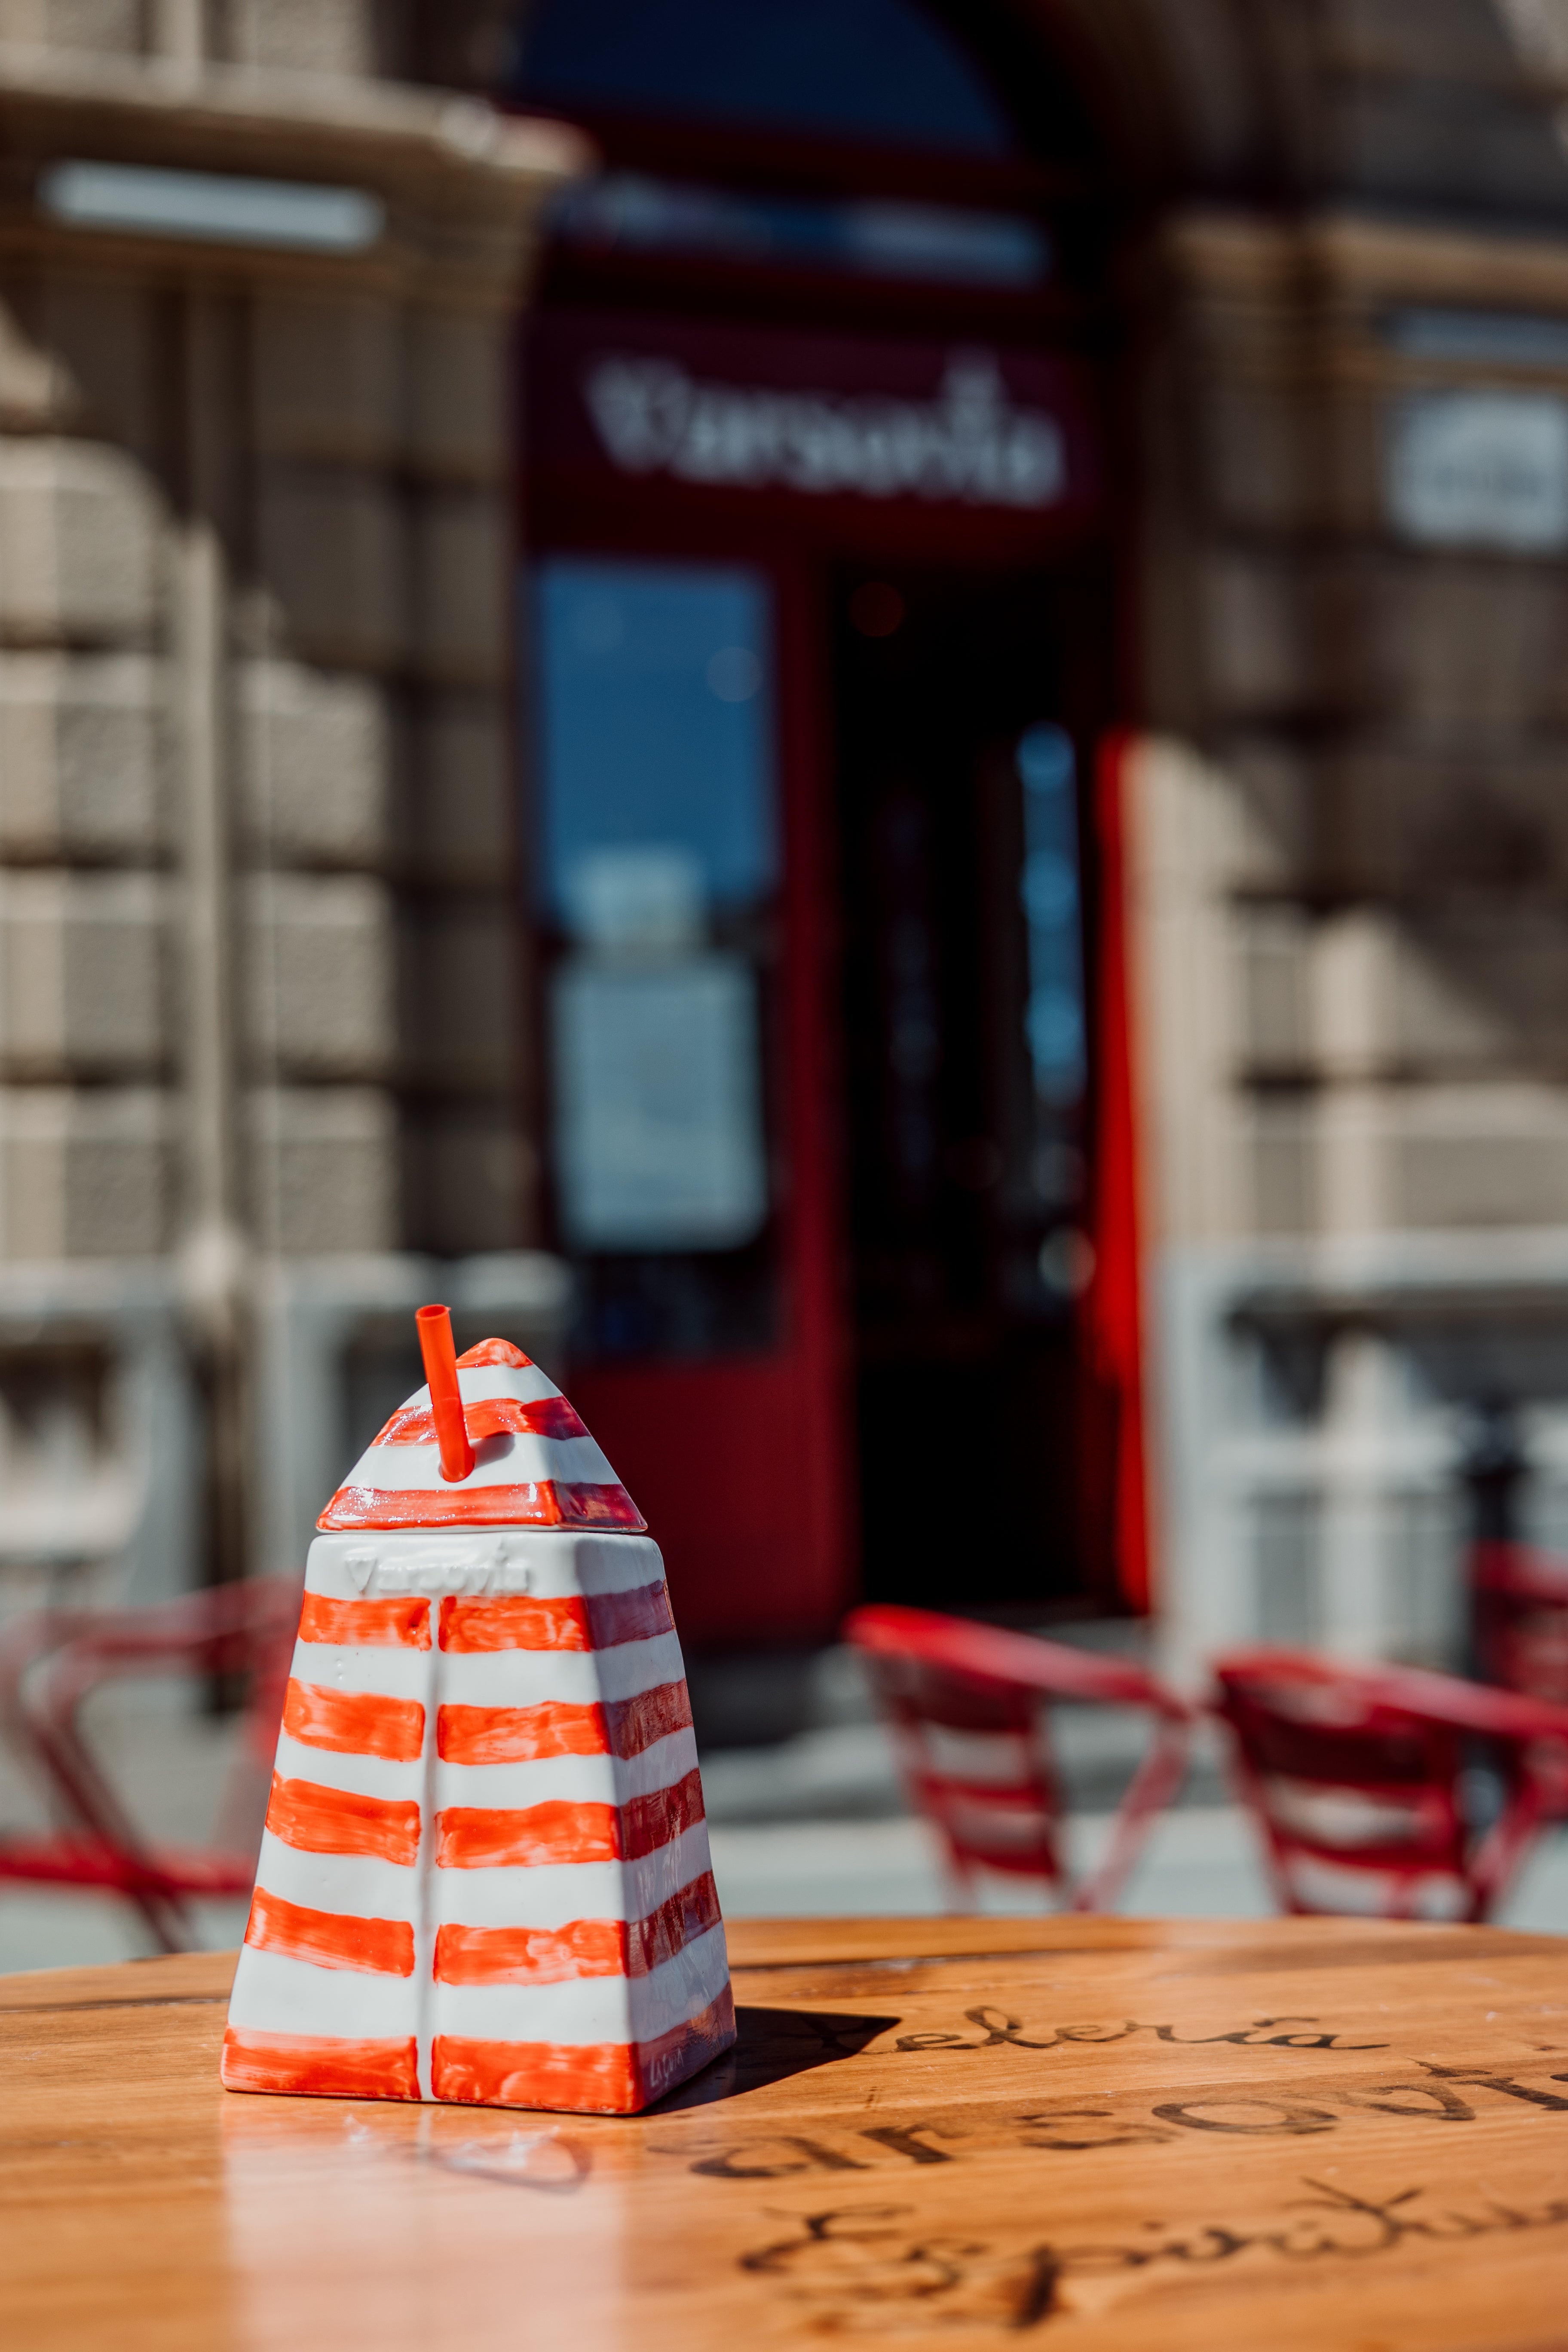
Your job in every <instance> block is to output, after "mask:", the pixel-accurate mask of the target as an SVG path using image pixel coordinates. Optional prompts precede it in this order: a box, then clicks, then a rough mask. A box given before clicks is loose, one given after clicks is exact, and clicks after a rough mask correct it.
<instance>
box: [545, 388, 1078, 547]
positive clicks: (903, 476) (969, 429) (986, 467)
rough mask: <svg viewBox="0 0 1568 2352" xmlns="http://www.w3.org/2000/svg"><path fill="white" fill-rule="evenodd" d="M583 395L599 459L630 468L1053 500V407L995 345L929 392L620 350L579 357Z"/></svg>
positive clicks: (1063, 475) (872, 494)
mask: <svg viewBox="0 0 1568 2352" xmlns="http://www.w3.org/2000/svg"><path fill="white" fill-rule="evenodd" d="M584 398H585V399H586V401H587V404H588V408H589V412H590V414H591V415H592V416H593V419H594V423H595V426H596V427H597V429H598V434H599V438H600V440H601V442H602V443H603V445H604V447H605V452H606V454H607V455H608V457H609V458H610V460H611V462H612V463H613V464H614V465H616V466H617V467H620V469H621V470H622V471H623V472H624V473H628V474H656V473H666V474H670V475H673V476H674V477H675V478H676V479H677V480H679V481H685V482H705V483H710V484H715V485H723V486H727V487H731V488H747V489H760V488H767V487H768V486H770V485H775V486H777V487H778V488H784V489H789V490H798V491H800V492H802V493H804V494H805V496H806V497H809V498H823V497H832V496H834V495H835V494H838V495H843V494H844V493H846V492H847V493H849V494H850V495H852V496H856V497H859V498H867V499H893V498H900V497H902V498H918V499H958V500H961V501H962V502H963V504H965V505H968V506H999V507H1020V508H1024V509H1028V510H1037V509H1040V508H1042V507H1050V506H1054V505H1056V503H1057V502H1058V499H1060V498H1061V497H1062V495H1063V492H1064V490H1065V489H1066V487H1067V448H1066V444H1065V441H1064V438H1063V435H1062V428H1061V426H1060V425H1058V422H1057V420H1056V418H1055V417H1054V416H1050V415H1047V414H1046V413H1045V411H1043V410H1041V409H1037V408H1022V407H1016V406H1015V405H1014V404H1013V402H1012V401H1011V399H1010V398H1009V396H1008V393H1007V387H1006V384H1005V383H1004V381H1003V378H1002V374H1001V371H1000V369H999V367H998V366H997V362H996V360H995V357H994V354H993V353H991V352H955V353H954V354H953V356H952V358H951V359H950V361H949V362H948V364H947V367H946V370H945V372H944V373H943V375H942V384H941V387H940V389H939V390H938V392H937V394H936V396H935V398H934V399H932V400H926V401H917V400H896V399H891V398H889V396H888V395H887V394H875V393H872V394H860V395H858V396H856V395H853V394H851V395H846V394H837V393H831V392H812V391H805V392H779V391H773V390H768V389H764V388H763V387H761V386H753V385H747V384H738V383H721V382H716V381H713V380H704V379H703V378H701V377H700V376H695V375H690V374H689V373H687V371H686V370H685V369H684V368H683V367H681V366H679V364H678V363H677V362H674V361H672V360H664V359H636V358H626V357H623V356H619V355H615V356H610V357H607V358H605V359H601V360H598V361H596V362H594V363H593V365H592V366H590V368H589V369H588V370H587V373H586V375H585V377H584Z"/></svg>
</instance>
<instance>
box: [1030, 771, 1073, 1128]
mask: <svg viewBox="0 0 1568 2352" xmlns="http://www.w3.org/2000/svg"><path fill="white" fill-rule="evenodd" d="M1015 756H1016V761H1017V766H1018V775H1019V780H1020V782H1022V784H1023V787H1024V871H1023V875H1022V877H1021V878H1020V882H1019V897H1020V898H1021V899H1022V901H1023V907H1024V917H1025V920H1026V923H1027V926H1028V941H1029V1000H1028V1006H1027V1009H1026V1013H1025V1034H1026V1036H1027V1039H1028V1045H1029V1060H1030V1062H1031V1064H1032V1065H1033V1067H1034V1074H1035V1091H1036V1093H1037V1096H1038V1097H1039V1098H1040V1100H1041V1101H1042V1102H1043V1103H1046V1104H1047V1105H1050V1106H1051V1107H1053V1108H1064V1107H1065V1106H1067V1105H1068V1104H1070V1103H1074V1102H1076V1101H1077V1100H1078V1098H1079V1096H1080V1095H1081V1094H1082V1092H1083V1087H1084V1078H1085V1066H1086V1058H1087V1055H1086V1042H1085V1035H1084V1003H1083V929H1082V921H1081V917H1080V914H1079V860H1078V808H1077V803H1076V788H1075V783H1074V763H1073V749H1072V744H1071V742H1070V740H1068V737H1067V736H1066V735H1065V734H1064V733H1063V732H1062V730H1061V729H1060V728H1059V727H1051V726H1038V727H1031V728H1029V729H1028V730H1026V733H1025V734H1023V735H1022V736H1021V737H1020V738H1019V740H1018V746H1017V750H1016V755H1015Z"/></svg>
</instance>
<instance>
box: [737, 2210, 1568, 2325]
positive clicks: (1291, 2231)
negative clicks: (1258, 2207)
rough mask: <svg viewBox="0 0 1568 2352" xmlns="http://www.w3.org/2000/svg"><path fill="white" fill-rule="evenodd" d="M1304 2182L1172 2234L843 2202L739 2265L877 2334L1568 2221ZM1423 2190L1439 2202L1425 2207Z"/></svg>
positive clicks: (1061, 2311)
mask: <svg viewBox="0 0 1568 2352" xmlns="http://www.w3.org/2000/svg"><path fill="white" fill-rule="evenodd" d="M1301 2189H1302V2191H1303V2192H1304V2193H1303V2194H1301V2195H1300V2196H1295V2197H1290V2198H1288V2199H1286V2200H1285V2202H1284V2205H1283V2206H1282V2208H1281V2209H1280V2210H1279V2214H1278V2216H1277V2217H1276V2218H1274V2219H1271V2220H1270V2221H1267V2222H1266V2223H1265V2224H1264V2225H1263V2226H1262V2227H1260V2228H1259V2227H1256V2226H1254V2227H1247V2226H1238V2225H1237V2224H1234V2223H1227V2222H1224V2221H1200V2222H1197V2223H1194V2224H1192V2225H1185V2224H1184V2225H1181V2226H1178V2227H1176V2228H1172V2227H1171V2226H1170V2225H1169V2224H1167V2223H1165V2222H1163V2221H1146V2222H1144V2223H1143V2224H1142V2231H1141V2232H1140V2234H1139V2236H1138V2237H1136V2238H1117V2239H1111V2240H1109V2241H1107V2242H1103V2243H1099V2244H1095V2243H1089V2244H1078V2245H1074V2244H1071V2243H1068V2244H1066V2245H1057V2244H1053V2243H1049V2242H1047V2243H1043V2244H1042V2243H1029V2244H1023V2245H1020V2244H1017V2243H1014V2244H1012V2245H1008V2244H1006V2243H994V2242H986V2241H982V2240H973V2239H969V2238H961V2237H959V2236H957V2235H952V2236H944V2235H942V2234H940V2233H937V2234H931V2233H926V2232H919V2233H910V2231H909V2229H908V2222H909V2218H910V2214H911V2212H912V2208H910V2207H909V2206H899V2205H870V2206H861V2207H854V2206H840V2207H837V2208H836V2209H832V2210H828V2211H826V2212H821V2213H811V2214H806V2215H805V2216H803V2217H802V2218H801V2219H800V2220H798V2221H795V2222H794V2223H793V2224H792V2225H791V2234H790V2235H789V2236H787V2237H782V2238H777V2239H774V2240H773V2241H772V2242H770V2243H769V2244H767V2245H765V2246H761V2247H758V2248H755V2249H754V2250H753V2251H752V2252H750V2253H747V2254H744V2255H742V2257H741V2265H740V2266H741V2268H742V2270H743V2271H747V2272H750V2273H753V2274H756V2275H761V2276H763V2277H767V2278H771V2279H773V2280H776V2281H777V2282H778V2283H779V2286H780V2291H781V2292H782V2293H783V2294H785V2295H786V2296H788V2297H789V2299H790V2300H791V2301H793V2302H796V2303H802V2304H805V2305H809V2306H814V2307H815V2310H816V2315H817V2316H816V2324H817V2325H818V2326H822V2327H824V2328H825V2329H826V2331H828V2332H831V2333H834V2334H854V2333H862V2332H863V2333H866V2334H868V2335H872V2334H878V2333H881V2332H885V2331H886V2330H887V2328H888V2326H889V2324H897V2325H898V2326H899V2327H900V2329H901V2330H905V2331H907V2330H909V2329H910V2327H911V2326H914V2327H918V2326H922V2325H923V2326H927V2327H930V2328H931V2330H933V2331H940V2332H946V2331H948V2330H950V2329H951V2328H952V2326H955V2325H960V2324H970V2325H973V2324H976V2323H981V2322H984V2321H986V2320H989V2321H990V2322H991V2323H992V2324H993V2325H996V2326H1003V2327H1006V2328H1009V2329H1012V2330H1014V2331H1018V2330H1026V2329H1031V2328H1034V2327H1037V2326H1040V2325H1042V2324H1043V2323H1046V2322H1048V2321H1050V2320H1052V2319H1055V2318H1071V2317H1074V2316H1080V2317H1081V2316H1087V2315H1089V2310H1090V2309H1091V2308H1092V2307H1093V2306H1094V2305H1097V2304H1099V2303H1100V2301H1101V2300H1102V2296H1097V2295H1096V2294H1095V2293H1094V2283H1095V2282H1097V2281H1098V2282H1100V2283H1102V2287H1103V2285H1109V2284H1113V2283H1114V2282H1116V2281H1117V2280H1122V2281H1127V2282H1136V2281H1138V2280H1140V2279H1142V2276H1143V2275H1145V2274H1147V2273H1153V2274H1154V2280H1155V2282H1156V2283H1157V2281H1158V2278H1159V2276H1160V2275H1161V2273H1162V2271H1163V2269H1165V2268H1166V2267H1168V2266H1174V2267H1175V2268H1176V2269H1177V2270H1178V2272H1184V2273H1186V2275H1187V2276H1188V2277H1189V2278H1190V2277H1191V2276H1192V2274H1193V2271H1194V2266H1195V2265H1202V2266H1203V2268H1204V2269H1205V2270H1207V2269H1209V2268H1211V2267H1214V2266H1216V2265H1219V2264H1222V2263H1226V2264H1228V2263H1233V2262H1237V2261H1238V2260H1241V2259H1242V2258H1244V2257H1247V2256H1249V2255H1250V2256H1257V2257H1261V2259H1262V2261H1263V2262H1264V2263H1266V2264H1267V2263H1282V2264H1286V2265H1289V2266H1290V2267H1291V2268H1299V2267H1301V2266H1305V2265H1310V2264H1314V2263H1322V2262H1331V2261H1334V2260H1336V2259H1337V2260H1339V2261H1342V2262H1354V2263H1363V2262H1366V2261H1369V2260H1375V2259H1376V2258H1377V2257H1378V2256H1380V2255H1383V2254H1385V2253H1390V2252H1394V2251H1396V2250H1397V2249H1399V2248H1400V2247H1402V2246H1405V2245H1406V2244H1410V2243H1414V2244H1416V2245H1418V2246H1421V2247H1423V2248H1426V2249H1428V2250H1430V2249H1434V2248H1436V2247H1440V2246H1443V2245H1456V2246H1457V2245H1461V2244H1463V2245H1468V2244H1470V2243H1472V2242H1474V2241H1475V2240H1476V2239H1478V2238H1487V2237H1493V2236H1499V2235H1501V2234H1503V2233H1508V2234H1510V2235H1511V2234H1513V2233H1516V2232H1522V2231H1547V2230H1557V2229H1562V2228H1563V2227H1568V2197H1553V2198H1547V2199H1544V2200H1540V2201H1537V2202H1531V2203H1526V2204H1517V2205H1516V2204H1510V2203H1508V2202H1506V2201H1505V2200H1503V2199H1501V2198H1500V2197H1496V2196H1493V2195H1490V2194H1489V2193H1487V2192H1486V2191H1484V2190H1478V2191H1476V2192H1475V2193H1473V2194H1469V2195H1467V2196H1465V2197H1464V2198H1463V2200H1462V2201H1461V2202H1456V2201H1455V2200H1453V2198H1452V2197H1451V2195H1450V2193H1449V2192H1448V2191H1447V2190H1443V2189H1436V2190H1435V2189H1428V2188H1427V2187H1426V2185H1425V2184H1422V2185H1418V2186H1416V2187H1414V2188H1405V2189H1397V2190H1394V2191H1393V2192H1390V2193H1387V2194H1373V2193H1371V2192H1370V2191H1368V2192H1367V2193H1365V2194H1363V2193H1361V2192H1360V2191H1358V2190H1356V2189H1348V2188H1344V2187H1342V2186H1341V2185H1340V2184H1338V2183H1336V2182H1331V2181H1325V2180H1319V2179H1314V2178H1312V2177H1311V2176H1310V2175H1303V2176H1302V2178H1301ZM1428 2198H1439V2199H1441V2200H1442V2201H1441V2202H1440V2203H1439V2204H1437V2205H1436V2207H1435V2208H1434V2209H1432V2210H1421V2208H1422V2202H1423V2200H1426V2199H1428ZM1075 2288H1079V2289H1087V2290H1088V2293H1087V2294H1084V2293H1081V2292H1080V2293H1078V2294H1075V2292H1074V2290H1075ZM895 2315H896V2323H895Z"/></svg>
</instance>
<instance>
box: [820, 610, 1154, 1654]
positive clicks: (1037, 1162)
mask: <svg viewBox="0 0 1568 2352" xmlns="http://www.w3.org/2000/svg"><path fill="white" fill-rule="evenodd" d="M1069 582H1070V585H1069ZM835 603H836V614H837V713H838V739H837V749H838V794H837V800H838V809H839V818H840V825H841V851H840V871H841V876H842V890H843V905H844V915H843V919H842V925H841V931H842V939H843V975H844V998H845V1013H844V1038H845V1055H846V1061H847V1081H848V1082H847V1089H846V1105H847V1111H846V1123H847V1143H848V1156H849V1163H850V1165H849V1240H850V1250H851V1255H852V1263H853V1293H854V1305H853V1323H854V1346H855V1353H856V1405H857V1412H858V1434H859V1478H860V1517H861V1537H862V1561H863V1573H864V1579H865V1589H866V1591H867V1594H868V1597H869V1598H872V1599H878V1600H889V1601H907V1602H913V1603H920V1604H923V1605H926V1606H931V1607H944V1608H948V1609H952V1608H954V1607H956V1608H960V1609H964V1608H981V1609H985V1608H1000V1609H1004V1610H1008V1609H1016V1610H1019V1611H1023V1612H1027V1611H1028V1610H1030V1609H1031V1608H1038V1607H1040V1606H1042V1605H1044V1606H1046V1607H1047V1608H1048V1607H1049V1606H1050V1605H1051V1604H1052V1603H1062V1602H1067V1601H1071V1600H1074V1599H1077V1598H1079V1597H1080V1596H1085V1595H1086V1594H1087V1593H1088V1592H1089V1591H1090V1590H1091V1589H1092V1587H1093V1586H1094V1585H1095V1584H1096V1583H1098V1582H1099V1581H1100V1570H1101V1566H1102V1563H1100V1561H1098V1560H1097V1559H1096V1558H1095V1557H1094V1554H1095V1551H1096V1549H1097V1546H1096V1543H1095V1540H1094V1534H1093V1519H1094V1518H1095V1517H1098V1516H1100V1515H1099V1514H1098V1513H1096V1512H1094V1511H1093V1510H1092V1497H1091V1496H1089V1494H1088V1493H1086V1487H1085V1480H1084V1476H1083V1475H1082V1474H1083V1457H1082V1437H1083V1422H1084V1413H1083V1407H1082V1402H1081V1400H1080V1394H1079V1391H1080V1383H1081V1372H1080V1368H1079V1348H1078V1345H1077V1328H1076V1326H1077V1309H1078V1298H1079V1292H1080V1290H1081V1287H1082V1285H1083V1282H1084V1280H1085V1278H1086V1276H1087V1274H1088V1271H1089V1264H1090V1262H1091V1259H1090V1253H1089V1244H1088V1241H1087V1238H1086V1236H1085V1233H1084V1223H1085V1218H1086V1213H1087V1208H1088V1202H1089V1181H1090V1171H1089V1167H1088V1164H1087V1155H1088V1131H1089V1122H1088V1108H1089V1105H1088V1083H1089V1075H1088V1074H1089V1055H1088V1051H1087V1040H1088V1034H1089V1007H1088V1003H1087V989H1086V980H1085V975H1086V972H1087V971H1088V969H1089V964H1088V947H1089V943H1088V941H1087V940H1086V937H1085V924H1084V918H1083V909H1084V908H1085V906H1086V905H1087V904H1089V903H1090V893H1089V891H1088V890H1087V889H1086V887H1085V883H1084V875H1083V859H1082V856H1081V855H1080V851H1079V844H1080V843H1081V842H1082V841H1084V840H1085V839H1086V838H1087V835H1088V826H1087V824H1085V822H1084V811H1083V808H1082V806H1081V793H1080V782H1079V776H1080V761H1079V743H1080V742H1081V740H1082V739H1083V734H1084V732H1085V731H1086V726H1085V722H1086V721H1090V723H1091V719H1090V712H1089V709H1088V708H1087V705H1088V704H1089V703H1091V702H1092V700H1093V683H1094V682H1093V679H1092V677H1091V676H1089V674H1088V673H1087V672H1086V668H1085V663H1086V661H1091V660H1092V659H1093V656H1092V654H1091V653H1090V651H1089V648H1090V647H1092V646H1095V645H1096V643H1097V642H1098V645H1099V646H1104V644H1105V643H1106V642H1107V640H1108V638H1109V635H1110V632H1109V629H1108V627H1107V626H1106V625H1105V620H1104V615H1103V613H1098V614H1097V613H1095V612H1094V611H1093V610H1092V607H1093V605H1094V603H1095V598H1094V595H1093V593H1092V588H1091V589H1090V590H1089V593H1087V594H1086V590H1085V581H1084V576H1083V572H1082V571H1081V570H1079V571H1077V572H1075V573H1073V574H1070V575H1067V576H1066V577H1064V575H1063V574H1062V573H1061V572H1055V573H1041V574H1036V575H1023V576H1020V575H1019V574H1017V573H1009V574H1005V575H999V576H994V577H991V578H986V577H983V576H975V575H973V574H964V573H962V572H889V573H886V574H875V575H873V574H868V573H867V572H865V571H863V570H861V571H848V570H846V571H845V572H843V573H842V574H841V575H840V577H839V580H838V583H837V595H836V599H835ZM1100 657H1101V658H1103V656H1100Z"/></svg>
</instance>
